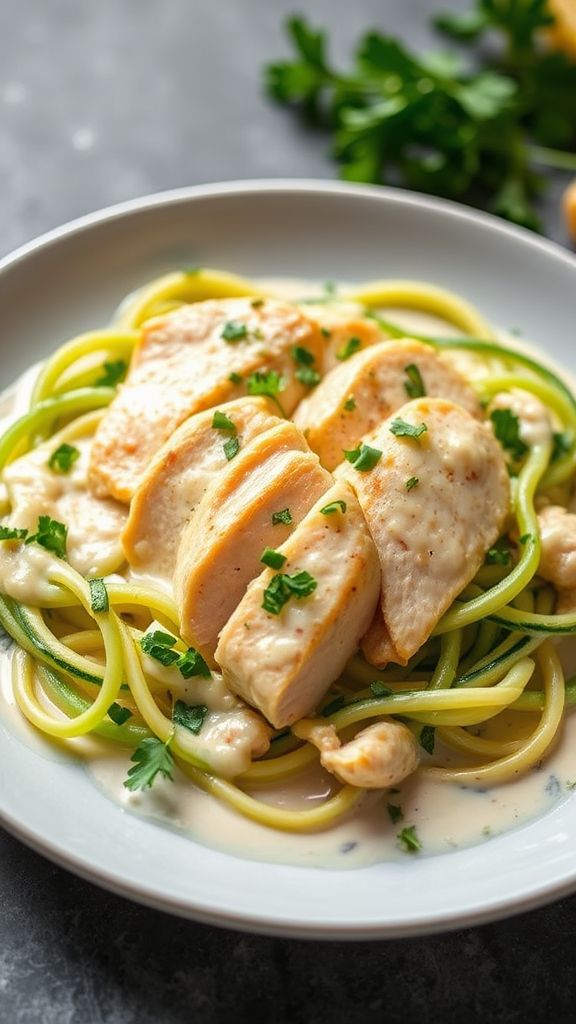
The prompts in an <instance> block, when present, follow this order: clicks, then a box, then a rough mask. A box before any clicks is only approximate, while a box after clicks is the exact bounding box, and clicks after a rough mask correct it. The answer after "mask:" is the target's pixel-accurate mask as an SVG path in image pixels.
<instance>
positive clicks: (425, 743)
mask: <svg viewBox="0 0 576 1024" xmlns="http://www.w3.org/2000/svg"><path fill="white" fill-rule="evenodd" d="M419 740H420V746H421V747H422V748H423V749H424V750H425V751H426V753H427V754H433V753H434V745H435V742H436V729H435V728H434V726H433V725H424V726H422V728H421V730H420V737H419Z"/></svg>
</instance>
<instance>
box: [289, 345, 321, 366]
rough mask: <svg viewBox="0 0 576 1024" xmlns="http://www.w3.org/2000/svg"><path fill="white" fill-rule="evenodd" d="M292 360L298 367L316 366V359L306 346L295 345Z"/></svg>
mask: <svg viewBox="0 0 576 1024" xmlns="http://www.w3.org/2000/svg"><path fill="white" fill-rule="evenodd" d="M292 359H293V360H294V362H295V363H297V364H298V366H314V363H315V362H316V357H315V355H314V353H313V352H311V351H310V349H309V348H305V347H304V345H294V346H293V348H292Z"/></svg>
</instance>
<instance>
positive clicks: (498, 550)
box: [485, 537, 512, 565]
mask: <svg viewBox="0 0 576 1024" xmlns="http://www.w3.org/2000/svg"><path fill="white" fill-rule="evenodd" d="M511 558H512V552H511V550H510V548H509V546H508V544H507V543H506V540H505V539H504V538H503V537H501V538H500V540H498V541H496V543H495V544H494V546H493V547H491V548H489V549H488V551H487V552H486V558H485V562H486V565H508V564H509V562H510V560H511Z"/></svg>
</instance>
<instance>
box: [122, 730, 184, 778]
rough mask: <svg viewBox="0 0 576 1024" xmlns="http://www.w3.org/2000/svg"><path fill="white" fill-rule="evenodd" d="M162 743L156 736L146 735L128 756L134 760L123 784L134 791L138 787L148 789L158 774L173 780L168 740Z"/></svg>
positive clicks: (172, 762)
mask: <svg viewBox="0 0 576 1024" xmlns="http://www.w3.org/2000/svg"><path fill="white" fill-rule="evenodd" d="M171 739H172V737H170V739H169V740H168V742H167V743H162V740H159V739H157V738H156V736H147V737H146V739H144V740H142V742H141V743H140V745H139V746H138V747H136V750H135V751H134V753H133V754H132V757H131V758H130V760H131V761H133V762H134V764H133V766H132V768H130V769H129V771H128V778H127V779H126V780H125V782H124V785H125V787H126V789H130V790H132V792H134V791H135V790H138V789H150V787H151V786H152V785H153V784H154V782H155V781H156V777H157V776H158V775H163V776H164V778H165V779H170V780H171V781H174V776H173V774H172V773H173V771H174V758H173V756H172V751H171V750H170V741H171Z"/></svg>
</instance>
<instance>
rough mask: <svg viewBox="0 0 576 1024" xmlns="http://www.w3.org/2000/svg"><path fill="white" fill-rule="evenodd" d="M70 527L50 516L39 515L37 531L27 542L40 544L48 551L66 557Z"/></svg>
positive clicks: (59, 556)
mask: <svg viewBox="0 0 576 1024" xmlns="http://www.w3.org/2000/svg"><path fill="white" fill-rule="evenodd" d="M67 538H68V527H67V526H64V523H59V522H58V520H57V519H51V518H50V516H38V527H37V532H36V533H33V534H30V536H28V537H27V538H26V543H27V544H39V545H40V547H43V548H45V550H46V551H51V552H52V553H53V554H54V555H56V556H57V557H58V558H65V557H66V540H67Z"/></svg>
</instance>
